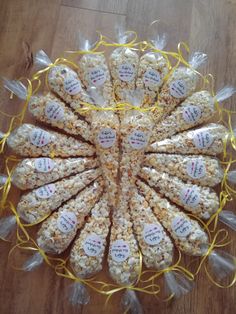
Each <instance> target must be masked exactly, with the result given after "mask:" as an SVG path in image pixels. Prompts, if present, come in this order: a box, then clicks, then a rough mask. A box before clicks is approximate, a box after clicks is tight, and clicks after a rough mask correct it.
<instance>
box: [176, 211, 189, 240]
mask: <svg viewBox="0 0 236 314" xmlns="http://www.w3.org/2000/svg"><path fill="white" fill-rule="evenodd" d="M171 228H172V230H173V231H174V233H175V234H176V235H177V236H178V237H186V236H188V235H189V234H190V233H191V230H192V225H191V222H190V221H189V220H187V219H185V218H184V217H181V216H177V217H175V218H174V219H173V220H172V222H171Z"/></svg>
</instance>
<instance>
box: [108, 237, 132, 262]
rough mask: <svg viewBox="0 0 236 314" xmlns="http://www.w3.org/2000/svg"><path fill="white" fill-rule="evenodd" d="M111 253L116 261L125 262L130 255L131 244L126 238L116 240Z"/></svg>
mask: <svg viewBox="0 0 236 314" xmlns="http://www.w3.org/2000/svg"><path fill="white" fill-rule="evenodd" d="M110 254H111V257H112V259H113V260H114V261H116V262H118V263H121V262H124V261H125V260H127V258H128V257H129V256H130V248H129V244H128V243H127V242H125V241H124V240H116V241H115V242H114V243H113V244H112V246H111V252H110Z"/></svg>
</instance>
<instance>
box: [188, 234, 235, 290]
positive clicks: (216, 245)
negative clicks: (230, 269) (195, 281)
mask: <svg viewBox="0 0 236 314" xmlns="http://www.w3.org/2000/svg"><path fill="white" fill-rule="evenodd" d="M219 238H220V239H219ZM227 239H228V231H226V230H225V229H220V230H218V231H217V233H216V234H215V236H214V238H213V240H212V242H211V244H210V245H209V248H208V250H207V251H206V253H205V254H204V256H203V258H202V259H201V262H200V265H199V266H198V268H197V270H196V272H195V273H194V276H196V275H197V274H198V273H199V271H200V269H201V268H202V266H203V265H204V269H205V272H206V275H207V277H208V278H209V280H210V281H211V282H212V283H213V284H214V285H216V286H217V287H219V288H230V287H232V286H233V285H234V284H235V282H236V272H235V273H234V276H233V279H232V281H231V282H230V283H229V284H228V285H225V286H224V285H221V284H220V283H218V282H217V281H216V280H215V279H213V278H212V276H211V274H210V272H209V270H208V268H207V265H206V263H205V262H206V260H207V258H208V256H209V255H210V254H211V253H212V251H213V250H214V249H216V248H221V247H225V246H227V245H229V244H230V243H231V241H229V240H227ZM217 241H218V242H217ZM235 265H236V259H235Z"/></svg>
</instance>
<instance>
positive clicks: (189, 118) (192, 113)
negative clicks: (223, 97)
mask: <svg viewBox="0 0 236 314" xmlns="http://www.w3.org/2000/svg"><path fill="white" fill-rule="evenodd" d="M201 116H202V111H201V109H200V108H199V107H198V106H194V105H187V106H184V110H183V119H184V121H185V122H187V123H194V122H197V121H198V120H199V119H200V118H201Z"/></svg>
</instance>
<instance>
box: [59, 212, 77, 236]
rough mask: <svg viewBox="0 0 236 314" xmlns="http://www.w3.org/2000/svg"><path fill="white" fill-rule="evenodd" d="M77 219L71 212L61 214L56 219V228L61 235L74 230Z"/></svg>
mask: <svg viewBox="0 0 236 314" xmlns="http://www.w3.org/2000/svg"><path fill="white" fill-rule="evenodd" d="M76 225H77V217H76V215H75V214H74V213H72V212H62V213H61V214H60V216H59V217H58V218H57V227H58V229H59V230H60V231H61V232H63V233H69V232H71V231H72V230H74V229H75V228H76Z"/></svg>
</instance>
